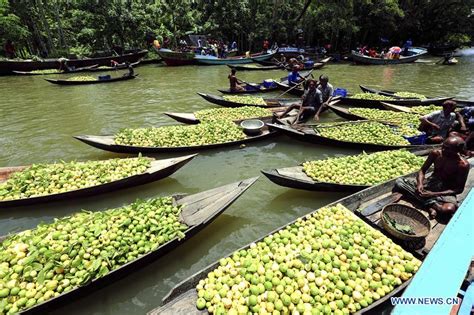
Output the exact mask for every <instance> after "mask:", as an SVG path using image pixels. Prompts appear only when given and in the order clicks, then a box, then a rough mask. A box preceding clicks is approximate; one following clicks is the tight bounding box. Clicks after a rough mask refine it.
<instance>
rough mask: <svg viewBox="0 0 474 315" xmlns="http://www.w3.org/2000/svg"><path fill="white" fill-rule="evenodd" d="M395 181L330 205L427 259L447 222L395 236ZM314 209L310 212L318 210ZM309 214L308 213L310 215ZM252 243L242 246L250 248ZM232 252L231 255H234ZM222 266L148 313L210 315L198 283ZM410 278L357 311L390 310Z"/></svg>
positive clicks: (188, 281)
mask: <svg viewBox="0 0 474 315" xmlns="http://www.w3.org/2000/svg"><path fill="white" fill-rule="evenodd" d="M472 166H473V164H472V162H471V172H470V174H469V178H468V181H467V183H466V188H465V189H464V192H463V193H462V194H461V195H459V196H458V200H459V201H460V202H462V201H463V200H464V199H465V197H466V195H467V194H468V192H469V191H470V188H471V187H472V185H473V184H474V172H473V171H472ZM412 176H413V175H408V176H407V177H412ZM394 184H395V180H391V181H388V182H385V183H383V184H380V185H377V186H372V187H370V188H367V189H364V190H362V191H359V192H357V193H355V194H352V195H350V196H347V197H345V198H342V199H340V200H337V201H335V202H332V203H330V204H328V205H327V206H326V207H328V206H335V205H337V204H341V205H343V206H344V207H346V208H347V209H349V210H350V211H352V212H354V213H355V214H356V215H357V216H359V217H361V218H362V219H363V221H365V222H366V223H367V224H369V225H370V226H371V227H373V228H375V229H377V230H379V231H381V232H382V233H384V234H385V235H386V236H387V237H389V238H391V239H392V240H393V241H394V242H395V243H397V244H399V245H401V246H402V247H403V248H404V249H405V250H407V251H409V252H412V253H413V254H414V255H415V256H416V257H417V258H419V259H421V260H423V259H424V258H425V257H426V256H427V254H428V253H429V251H430V250H431V248H432V247H433V245H434V244H435V243H436V241H437V240H438V238H439V236H440V235H441V233H442V232H443V230H444V228H445V226H446V224H444V223H441V222H438V221H436V220H431V222H430V223H431V232H430V234H429V235H428V236H427V237H426V238H425V239H424V242H423V243H422V244H418V243H417V244H413V243H407V242H403V241H400V240H398V239H395V238H394V237H392V236H391V235H390V234H388V233H387V232H385V230H384V229H383V228H382V225H381V219H380V217H381V212H382V208H383V207H384V206H385V205H387V204H390V203H393V202H394V200H395V196H394V195H393V194H392V192H391V191H392V189H393V186H394ZM316 211H318V210H314V211H313V212H311V213H310V214H312V213H314V212H316ZM307 215H308V214H307ZM307 215H304V216H302V217H300V218H297V219H296V220H294V221H291V222H289V223H288V224H286V225H284V226H281V227H279V228H277V229H275V230H274V231H272V232H270V233H268V234H267V235H264V236H263V237H261V238H260V239H258V240H255V241H253V242H252V243H251V244H254V243H257V242H260V241H262V240H264V239H265V238H266V237H267V236H269V235H271V234H274V233H276V232H277V231H279V230H282V229H284V228H286V227H287V226H289V225H291V224H294V223H296V222H297V221H298V220H301V219H304V218H305V217H306V216H307ZM249 247H250V244H248V245H246V246H244V247H242V248H240V250H242V249H248V248H249ZM231 255H232V254H230V255H229V256H227V257H230V256H231ZM218 266H219V261H216V262H214V263H213V264H211V265H209V266H207V267H205V268H204V269H202V270H201V271H199V272H197V273H195V274H194V275H192V276H190V277H189V278H187V279H185V280H184V281H182V282H180V283H179V284H177V285H176V286H175V287H174V288H173V289H172V290H171V291H170V292H169V293H168V294H167V295H166V296H165V297H164V298H163V300H162V303H163V306H161V307H158V308H156V309H153V310H152V311H150V312H149V313H148V315H158V314H160V315H185V314H186V315H202V314H207V312H205V311H200V310H198V309H197V308H196V300H197V292H196V289H195V288H196V286H197V284H198V283H199V281H200V280H202V279H205V278H206V277H207V275H208V273H209V272H210V271H212V270H214V269H215V268H217V267H218ZM409 283H410V280H407V281H404V282H403V283H402V284H401V285H400V286H398V287H396V288H395V289H394V290H393V291H392V292H390V293H388V294H387V295H385V296H384V297H382V298H381V299H379V300H377V301H375V302H374V303H372V304H371V305H369V306H367V307H366V308H363V309H361V310H359V311H358V312H357V313H355V314H381V313H382V309H386V307H387V305H388V304H390V298H391V297H394V296H399V295H400V294H401V293H402V292H403V290H404V289H405V288H406V287H407V286H408V284H409Z"/></svg>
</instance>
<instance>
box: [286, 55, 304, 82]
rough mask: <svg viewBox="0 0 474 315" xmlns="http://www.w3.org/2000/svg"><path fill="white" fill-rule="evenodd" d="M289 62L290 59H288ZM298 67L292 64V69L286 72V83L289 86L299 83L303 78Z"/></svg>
mask: <svg viewBox="0 0 474 315" xmlns="http://www.w3.org/2000/svg"><path fill="white" fill-rule="evenodd" d="M290 62H291V61H290ZM298 70H299V67H298V66H297V65H294V66H293V68H292V71H291V72H290V73H289V74H288V85H289V86H295V85H298V84H300V83H301V81H302V80H304V79H305V78H303V77H302V76H301V74H300V73H299V72H298Z"/></svg>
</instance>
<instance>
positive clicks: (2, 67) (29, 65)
mask: <svg viewBox="0 0 474 315" xmlns="http://www.w3.org/2000/svg"><path fill="white" fill-rule="evenodd" d="M147 53H148V50H146V49H145V50H139V51H133V52H130V53H125V54H123V55H118V56H106V57H98V58H84V59H67V65H68V66H69V67H75V68H83V67H88V66H93V65H98V66H110V62H111V61H112V60H114V61H116V62H118V63H125V62H130V63H133V62H136V61H138V60H140V59H141V58H143V57H145V55H146V54H147ZM59 67H60V60H59V59H44V60H38V61H35V60H16V59H7V60H1V61H0V75H6V74H15V73H14V72H13V71H23V72H26V71H33V70H45V69H59Z"/></svg>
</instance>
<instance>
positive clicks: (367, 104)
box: [340, 97, 452, 109]
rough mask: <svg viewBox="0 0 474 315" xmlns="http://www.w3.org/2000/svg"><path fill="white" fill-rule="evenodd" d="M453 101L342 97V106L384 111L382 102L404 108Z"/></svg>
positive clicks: (445, 99)
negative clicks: (380, 99)
mask: <svg viewBox="0 0 474 315" xmlns="http://www.w3.org/2000/svg"><path fill="white" fill-rule="evenodd" d="M450 99H452V98H451V97H442V98H430V99H426V100H420V99H417V98H400V99H395V100H383V101H379V100H365V99H359V98H353V97H341V98H340V104H341V105H348V106H353V107H364V108H378V109H384V107H383V105H382V102H385V103H389V104H395V105H402V106H428V105H431V104H438V105H439V104H442V103H443V102H444V101H447V100H450Z"/></svg>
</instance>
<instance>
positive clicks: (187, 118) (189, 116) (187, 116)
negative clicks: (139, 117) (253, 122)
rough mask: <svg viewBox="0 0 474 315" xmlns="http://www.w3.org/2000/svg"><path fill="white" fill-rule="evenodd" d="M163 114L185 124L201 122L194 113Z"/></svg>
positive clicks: (277, 110)
mask: <svg viewBox="0 0 474 315" xmlns="http://www.w3.org/2000/svg"><path fill="white" fill-rule="evenodd" d="M269 110H270V111H272V112H273V113H275V112H279V111H284V110H285V107H272V108H269ZM163 114H165V115H166V116H168V117H170V118H172V119H174V120H176V121H179V122H180V123H184V124H190V125H195V124H199V123H200V121H199V119H198V118H196V116H195V115H194V113H175V112H165V113H163ZM271 118H272V115H271V114H269V115H268V116H265V117H253V118H247V119H260V120H262V119H264V120H268V119H271Z"/></svg>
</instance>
